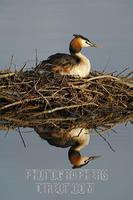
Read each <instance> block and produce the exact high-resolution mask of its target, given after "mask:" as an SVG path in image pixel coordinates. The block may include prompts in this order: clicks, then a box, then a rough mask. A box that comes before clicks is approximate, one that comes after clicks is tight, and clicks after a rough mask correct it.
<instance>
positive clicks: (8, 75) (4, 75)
mask: <svg viewBox="0 0 133 200" xmlns="http://www.w3.org/2000/svg"><path fill="white" fill-rule="evenodd" d="M14 75H15V73H14V72H9V73H6V74H1V75H0V78H7V77H11V76H14Z"/></svg>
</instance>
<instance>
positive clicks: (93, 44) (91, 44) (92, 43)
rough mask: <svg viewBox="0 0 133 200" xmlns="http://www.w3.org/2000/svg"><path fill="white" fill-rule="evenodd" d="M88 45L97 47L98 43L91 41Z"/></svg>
mask: <svg viewBox="0 0 133 200" xmlns="http://www.w3.org/2000/svg"><path fill="white" fill-rule="evenodd" d="M89 45H90V47H95V48H99V47H100V45H97V44H95V43H94V42H92V41H90V42H89Z"/></svg>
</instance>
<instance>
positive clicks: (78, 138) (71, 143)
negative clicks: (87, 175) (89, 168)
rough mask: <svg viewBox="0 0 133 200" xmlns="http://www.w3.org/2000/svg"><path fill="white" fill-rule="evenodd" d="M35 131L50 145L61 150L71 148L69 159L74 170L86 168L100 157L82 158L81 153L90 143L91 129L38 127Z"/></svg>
mask: <svg viewBox="0 0 133 200" xmlns="http://www.w3.org/2000/svg"><path fill="white" fill-rule="evenodd" d="M34 130H35V131H36V133H37V134H39V136H40V137H41V138H42V139H44V140H47V142H48V143H49V144H50V145H53V146H56V147H61V148H67V147H70V149H69V151H68V159H69V161H70V163H71V164H72V165H73V166H72V168H73V169H74V168H80V167H82V166H85V165H87V164H88V163H89V162H90V161H91V160H95V159H96V158H99V156H82V155H81V154H80V151H81V150H82V149H84V148H85V147H86V146H87V145H88V144H89V142H90V132H89V129H86V128H82V127H76V128H72V129H69V128H67V129H60V128H57V127H56V128H55V127H44V126H38V127H35V128H34Z"/></svg>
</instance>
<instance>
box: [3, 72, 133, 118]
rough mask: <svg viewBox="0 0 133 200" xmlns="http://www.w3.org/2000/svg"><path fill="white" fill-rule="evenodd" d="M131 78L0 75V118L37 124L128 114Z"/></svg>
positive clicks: (132, 99)
mask: <svg viewBox="0 0 133 200" xmlns="http://www.w3.org/2000/svg"><path fill="white" fill-rule="evenodd" d="M132 74H133V72H130V73H128V74H127V75H125V76H121V73H120V74H118V75H114V74H105V73H104V72H92V73H91V74H90V75H89V76H88V77H87V78H73V77H69V76H61V75H59V74H56V73H52V72H48V71H44V73H43V74H38V73H36V72H35V71H34V70H28V71H23V69H21V70H20V71H16V72H9V71H8V72H6V71H4V72H2V71H1V72H0V115H1V118H2V117H7V116H8V117H9V116H10V117H11V118H16V119H25V120H34V119H38V120H39V119H49V118H51V117H52V118H54V117H56V116H58V118H61V117H63V118H68V117H71V118H76V119H77V118H81V117H85V116H87V115H92V114H95V113H97V112H98V113H103V112H124V113H126V112H129V111H130V112H132V111H133V77H132Z"/></svg>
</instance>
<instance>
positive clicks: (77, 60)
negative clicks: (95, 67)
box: [35, 34, 97, 78]
mask: <svg viewBox="0 0 133 200" xmlns="http://www.w3.org/2000/svg"><path fill="white" fill-rule="evenodd" d="M73 36H74V38H73V39H72V40H71V42H70V45H69V51H70V54H64V53H56V54H54V55H51V56H49V57H48V58H47V60H44V61H42V62H40V64H39V65H38V66H37V67H36V68H35V71H37V72H41V71H44V70H45V69H46V70H50V71H54V72H56V73H59V74H61V75H71V76H76V77H82V78H84V77H87V76H88V75H89V73H90V69H91V64H90V61H89V59H88V58H87V57H86V56H84V55H83V54H82V53H81V49H82V48H84V47H97V45H96V44H95V43H93V42H91V41H90V40H88V39H87V38H85V37H84V36H82V35H77V34H74V35H73Z"/></svg>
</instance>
